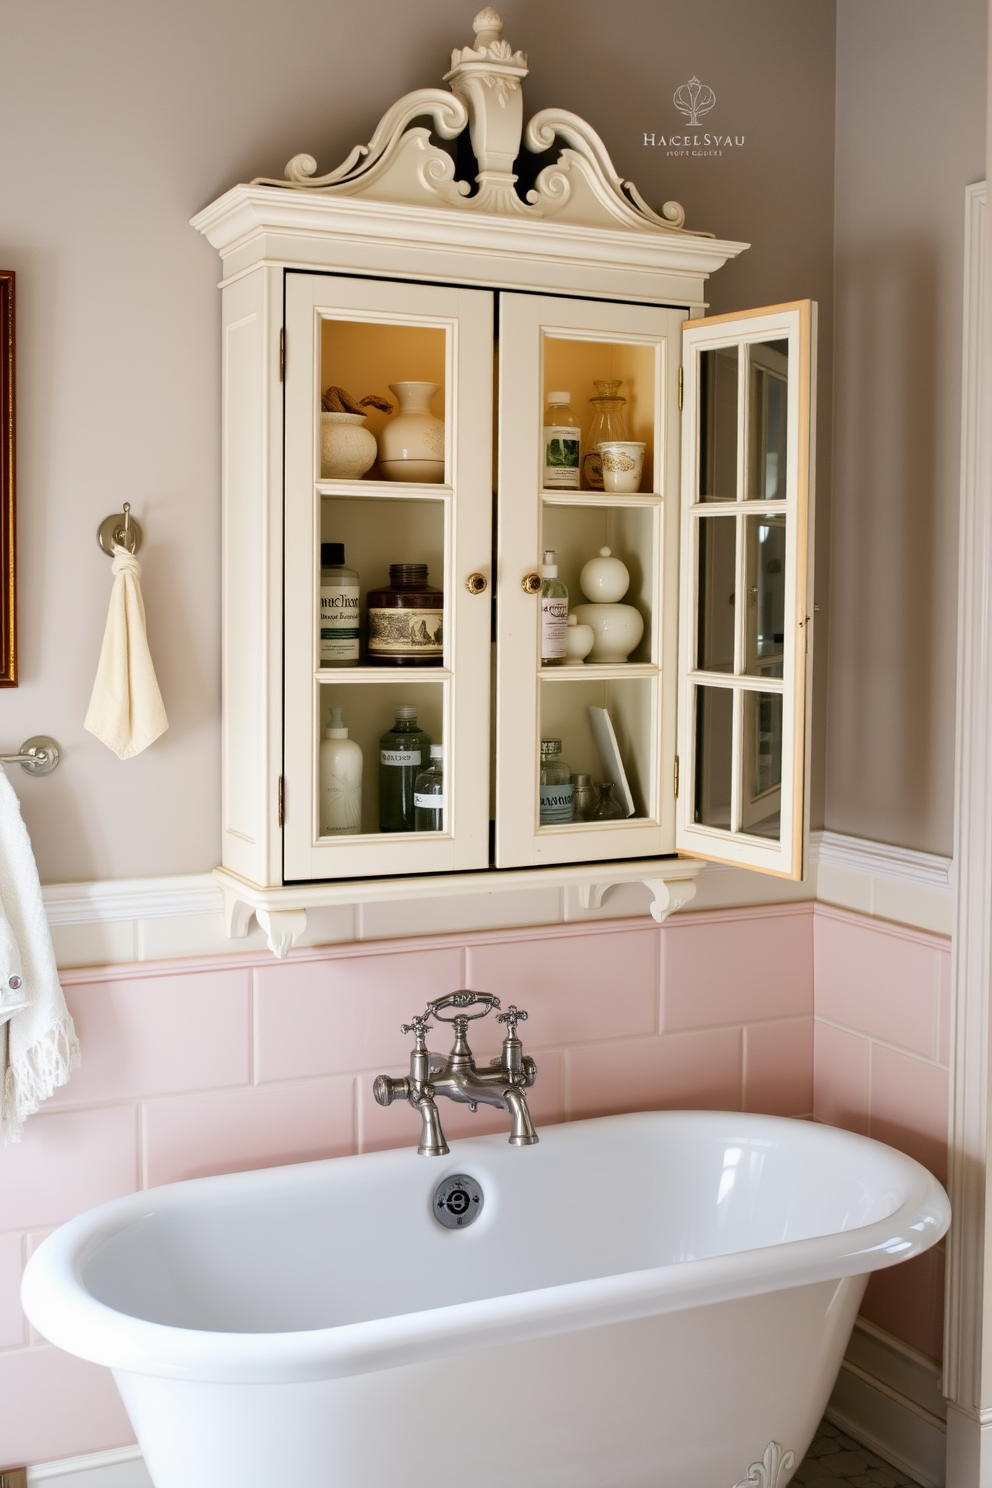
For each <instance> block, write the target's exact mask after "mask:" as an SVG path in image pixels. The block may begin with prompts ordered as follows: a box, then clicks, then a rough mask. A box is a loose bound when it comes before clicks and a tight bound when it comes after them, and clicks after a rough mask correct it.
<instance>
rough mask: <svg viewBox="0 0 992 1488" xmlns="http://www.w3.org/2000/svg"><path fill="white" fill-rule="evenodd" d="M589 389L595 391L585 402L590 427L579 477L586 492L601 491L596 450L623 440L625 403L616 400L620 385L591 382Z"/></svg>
mask: <svg viewBox="0 0 992 1488" xmlns="http://www.w3.org/2000/svg"><path fill="white" fill-rule="evenodd" d="M593 387H594V388H595V389H596V396H595V398H590V399H589V402H590V403H591V404H592V409H593V413H592V424H591V425H590V428H589V439H588V441H587V444H586V452H585V454H584V455H583V457H582V474H583V476H584V477H585V482H586V485H587V486H588V487H589V489H590V490H592V491H601V490H602V489H603V460H602V456H601V455H600V453H599V451H598V450H597V448H596V446H597V445H598V444H601V443H603V442H605V441H606V440H608V439H626V438H627V421H626V419H625V418H624V416H623V406H624V404H625V403H626V401H627V399H626V398H621V397H618V394H619V391H620V389H621V388H622V387H623V383H622V382H594V383H593Z"/></svg>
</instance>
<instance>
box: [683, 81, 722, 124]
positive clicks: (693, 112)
mask: <svg viewBox="0 0 992 1488" xmlns="http://www.w3.org/2000/svg"><path fill="white" fill-rule="evenodd" d="M672 102H673V103H674V105H675V107H676V108H677V109H678V111H679V113H680V114H685V116H686V118H687V120H688V122H689V123H690V124H692V125H696V124H698V123H699V121H700V119H701V118H702V117H703V115H704V114H708V113H709V111H710V109H711V108H712V107H713V105H714V104H715V103H716V94H715V93H714V92H713V89H712V88H710V87H709V86H708V85H707V84H706V83H701V82H700V81H699V79H698V77H692V78H690V79H689V81H688V82H687V83H683V84H682V86H681V87H680V88H676V90H675V92H674V93H673V95H672Z"/></svg>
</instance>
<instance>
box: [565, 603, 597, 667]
mask: <svg viewBox="0 0 992 1488" xmlns="http://www.w3.org/2000/svg"><path fill="white" fill-rule="evenodd" d="M595 641H596V636H595V632H594V631H593V628H592V626H591V625H580V624H579V619H578V616H577V615H574V614H572V615H569V617H568V625H567V626H566V627H565V665H566V666H581V665H582V663H583V662H584V661H585V659H586V657H587V656H588V655H589V652H590V651H591V650H592V648H593V646H594V644H595Z"/></svg>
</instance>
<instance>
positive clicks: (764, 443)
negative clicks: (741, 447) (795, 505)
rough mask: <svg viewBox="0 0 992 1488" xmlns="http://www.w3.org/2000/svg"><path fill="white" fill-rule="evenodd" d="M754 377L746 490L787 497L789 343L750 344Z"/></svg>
mask: <svg viewBox="0 0 992 1488" xmlns="http://www.w3.org/2000/svg"><path fill="white" fill-rule="evenodd" d="M748 363H749V366H750V378H751V400H750V401H751V408H750V417H749V423H750V429H749V434H750V439H749V444H750V451H749V460H748V483H747V494H748V497H749V499H750V500H752V501H784V500H785V475H786V436H787V433H788V403H789V343H788V341H769V342H766V343H762V344H760V345H758V346H749V347H748Z"/></svg>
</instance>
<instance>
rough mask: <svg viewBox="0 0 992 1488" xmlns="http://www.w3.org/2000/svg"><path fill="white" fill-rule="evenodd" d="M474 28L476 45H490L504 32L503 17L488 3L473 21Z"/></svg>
mask: <svg viewBox="0 0 992 1488" xmlns="http://www.w3.org/2000/svg"><path fill="white" fill-rule="evenodd" d="M472 30H473V31H474V32H475V45H476V47H490V46H492V44H493V42H494V41H499V39H500V37H501V36H502V34H503V17H502V16H501V15H500V13H499V11H498V10H493V8H492V6H491V5H487V6H486V8H485V10H480V11H479V14H478V15H477V16H476V18H475V20H474V21H473V22H472Z"/></svg>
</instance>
